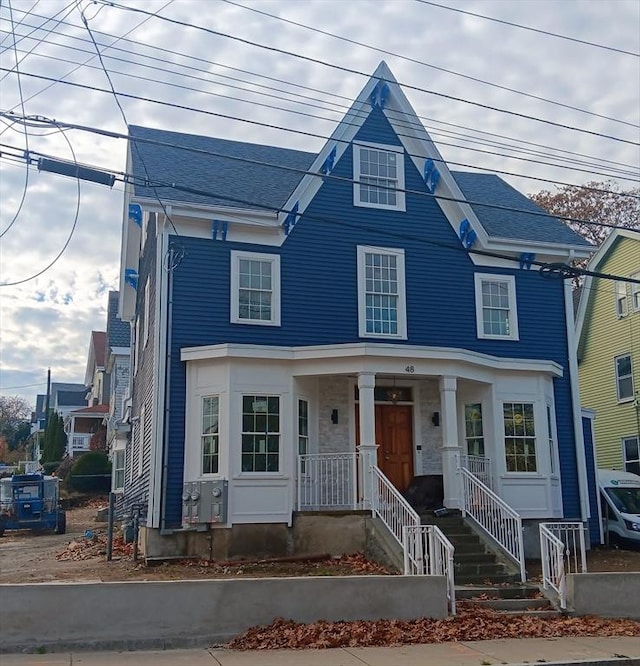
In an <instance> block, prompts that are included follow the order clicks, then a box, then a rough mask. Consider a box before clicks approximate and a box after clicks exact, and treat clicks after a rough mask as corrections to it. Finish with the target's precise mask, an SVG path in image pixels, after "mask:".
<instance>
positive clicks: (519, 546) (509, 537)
mask: <svg viewBox="0 0 640 666" xmlns="http://www.w3.org/2000/svg"><path fill="white" fill-rule="evenodd" d="M460 473H461V475H462V489H463V507H462V515H463V517H464V516H467V515H468V516H469V517H470V518H471V519H472V520H473V521H474V522H475V523H476V524H477V525H478V527H480V528H481V529H482V530H484V531H485V532H486V533H487V534H488V535H489V536H490V537H491V538H492V539H493V540H494V541H495V542H496V543H497V544H498V545H499V546H500V547H501V548H502V550H504V552H505V553H507V555H508V556H509V557H510V558H511V559H513V560H514V561H515V562H516V563H517V564H518V566H519V568H520V579H521V580H522V582H523V583H524V581H525V580H526V578H527V574H526V571H525V563H524V544H523V535H522V519H521V518H520V515H519V514H518V512H517V511H515V510H514V509H512V508H511V507H510V506H509V505H508V504H507V503H506V502H505V501H504V500H502V499H501V498H500V497H498V496H497V495H496V494H495V493H494V492H493V490H491V488H489V487H488V486H487V485H485V484H484V483H482V481H480V479H478V478H477V477H476V476H475V475H474V474H472V473H471V472H470V471H469V470H468V469H466V468H465V467H461V468H460Z"/></svg>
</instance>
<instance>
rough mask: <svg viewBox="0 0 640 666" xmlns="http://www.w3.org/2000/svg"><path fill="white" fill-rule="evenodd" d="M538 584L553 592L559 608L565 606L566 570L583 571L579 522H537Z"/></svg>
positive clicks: (584, 549) (584, 566) (583, 543)
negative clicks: (539, 578) (540, 576)
mask: <svg viewBox="0 0 640 666" xmlns="http://www.w3.org/2000/svg"><path fill="white" fill-rule="evenodd" d="M539 531H540V556H541V561H542V586H543V588H544V589H545V590H548V589H552V590H553V591H554V592H555V593H556V594H557V595H558V599H559V603H560V608H561V609H562V610H564V609H566V607H567V574H570V573H572V572H577V571H578V569H580V571H581V573H586V572H587V554H586V547H585V538H584V525H583V524H582V523H540V525H539Z"/></svg>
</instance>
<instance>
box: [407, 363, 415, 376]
mask: <svg viewBox="0 0 640 666" xmlns="http://www.w3.org/2000/svg"><path fill="white" fill-rule="evenodd" d="M404 371H405V372H408V373H409V374H410V375H411V374H413V373H414V372H415V371H416V369H415V367H414V366H412V365H407V366H405V368H404Z"/></svg>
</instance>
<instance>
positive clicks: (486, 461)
mask: <svg viewBox="0 0 640 666" xmlns="http://www.w3.org/2000/svg"><path fill="white" fill-rule="evenodd" d="M461 465H462V467H465V468H466V469H468V470H469V471H470V472H471V474H473V475H474V476H477V477H478V478H479V479H480V481H482V483H484V485H485V486H488V487H489V488H491V490H493V481H492V478H491V458H485V457H484V456H468V455H463V456H461Z"/></svg>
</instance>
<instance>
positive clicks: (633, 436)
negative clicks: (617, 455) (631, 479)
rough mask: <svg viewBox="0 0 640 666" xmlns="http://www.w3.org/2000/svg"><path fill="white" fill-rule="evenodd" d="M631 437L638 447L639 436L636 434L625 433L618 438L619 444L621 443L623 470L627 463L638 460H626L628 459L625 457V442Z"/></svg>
mask: <svg viewBox="0 0 640 666" xmlns="http://www.w3.org/2000/svg"><path fill="white" fill-rule="evenodd" d="M633 439H635V440H636V442H637V444H638V447H640V436H638V435H627V436H626V437H623V438H622V439H621V440H620V441H621V445H622V462H623V464H624V469H625V471H626V470H627V464H628V463H636V462H638V460H628V459H627V447H626V443H627V441H628V440H633ZM639 453H640V452H639Z"/></svg>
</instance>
